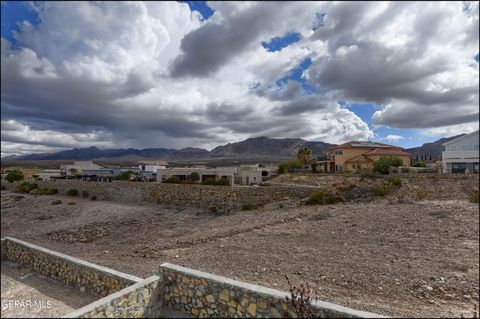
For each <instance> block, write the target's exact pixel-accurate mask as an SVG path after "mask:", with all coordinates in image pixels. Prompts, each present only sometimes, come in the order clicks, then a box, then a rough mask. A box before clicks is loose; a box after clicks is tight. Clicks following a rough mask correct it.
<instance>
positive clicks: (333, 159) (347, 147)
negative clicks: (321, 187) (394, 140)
mask: <svg viewBox="0 0 480 319" xmlns="http://www.w3.org/2000/svg"><path fill="white" fill-rule="evenodd" d="M326 152H327V155H326V156H324V157H320V158H318V161H317V171H318V172H321V173H331V172H342V171H358V170H360V169H365V168H367V169H368V168H371V167H372V165H373V163H374V162H375V161H377V160H379V159H380V158H381V157H396V158H400V159H401V160H402V162H403V165H404V166H410V153H407V152H405V151H404V150H403V148H401V147H397V146H392V145H388V144H383V143H378V142H371V141H351V142H347V143H344V144H341V145H337V146H335V147H332V148H329V149H327V151H326Z"/></svg>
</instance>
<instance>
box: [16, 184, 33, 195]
mask: <svg viewBox="0 0 480 319" xmlns="http://www.w3.org/2000/svg"><path fill="white" fill-rule="evenodd" d="M37 188H38V185H37V183H29V182H23V183H21V184H19V185H17V187H15V190H14V191H15V192H17V193H24V194H27V193H30V191H31V190H33V189H37Z"/></svg>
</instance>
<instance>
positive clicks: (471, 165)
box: [442, 131, 479, 173]
mask: <svg viewBox="0 0 480 319" xmlns="http://www.w3.org/2000/svg"><path fill="white" fill-rule="evenodd" d="M478 132H479V131H475V132H473V133H470V134H467V135H463V136H460V137H458V138H456V139H453V140H451V141H448V142H446V143H443V146H445V151H443V152H442V167H443V172H444V173H471V172H475V173H478V172H479V133H478Z"/></svg>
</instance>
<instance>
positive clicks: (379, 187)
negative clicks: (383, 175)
mask: <svg viewBox="0 0 480 319" xmlns="http://www.w3.org/2000/svg"><path fill="white" fill-rule="evenodd" d="M391 190H392V186H391V184H390V183H385V182H384V183H381V184H375V185H373V186H372V191H373V193H374V194H375V195H376V196H381V197H383V196H385V195H387V194H388V193H389V192H390V191H391Z"/></svg>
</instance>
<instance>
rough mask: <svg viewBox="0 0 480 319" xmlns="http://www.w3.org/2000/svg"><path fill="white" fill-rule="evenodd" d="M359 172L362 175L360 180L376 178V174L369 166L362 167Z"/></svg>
mask: <svg viewBox="0 0 480 319" xmlns="http://www.w3.org/2000/svg"><path fill="white" fill-rule="evenodd" d="M358 174H359V175H360V180H362V181H363V180H364V179H375V174H373V172H372V170H371V169H368V168H362V169H360V170H359V171H358Z"/></svg>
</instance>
